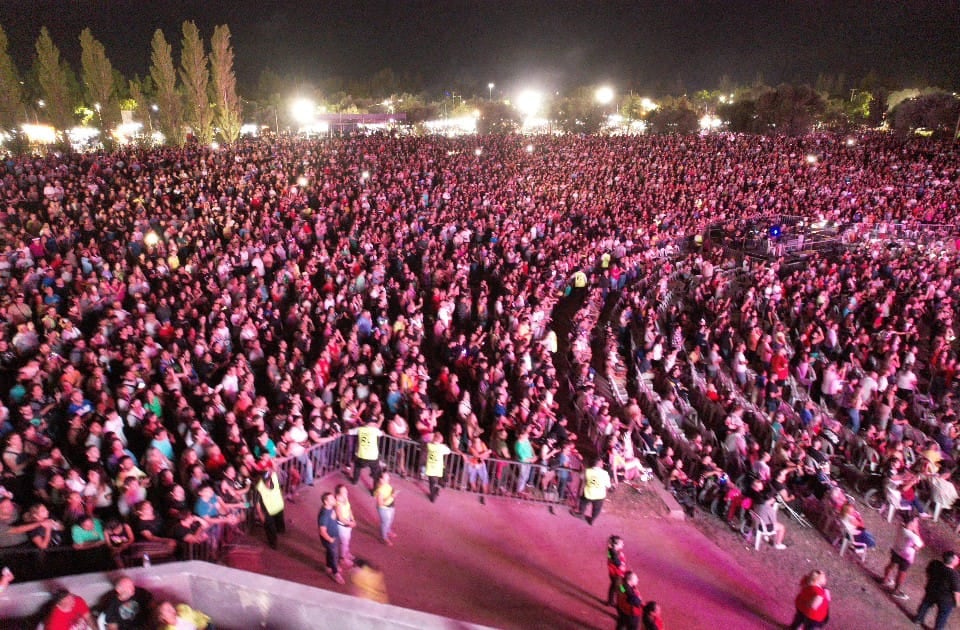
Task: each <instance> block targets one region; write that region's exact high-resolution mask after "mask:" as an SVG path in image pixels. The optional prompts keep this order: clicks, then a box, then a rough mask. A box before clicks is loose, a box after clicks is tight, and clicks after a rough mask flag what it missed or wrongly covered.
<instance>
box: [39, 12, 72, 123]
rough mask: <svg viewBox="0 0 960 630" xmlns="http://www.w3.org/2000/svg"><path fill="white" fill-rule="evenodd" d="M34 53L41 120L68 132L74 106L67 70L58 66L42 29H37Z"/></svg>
mask: <svg viewBox="0 0 960 630" xmlns="http://www.w3.org/2000/svg"><path fill="white" fill-rule="evenodd" d="M36 51H37V57H36V60H35V64H34V65H35V68H36V72H37V81H38V83H39V84H40V95H41V98H42V99H43V102H44V107H43V112H44V115H43V117H44V118H45V119H46V120H47V121H49V122H50V124H51V125H53V126H54V127H56V128H57V129H69V128H70V127H72V126H73V107H74V103H73V102H72V101H73V99H72V97H71V94H70V86H69V82H68V77H67V68H66V67H65V66H66V64H64V63H61V60H60V50H59V49H58V48H57V46H56V45H55V44H54V43H53V40H52V39H51V38H50V32H49V31H47V27H46V26H44V27H43V28H41V29H40V36H39V37H38V38H37V44H36Z"/></svg>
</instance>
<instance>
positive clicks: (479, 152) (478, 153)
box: [473, 147, 483, 156]
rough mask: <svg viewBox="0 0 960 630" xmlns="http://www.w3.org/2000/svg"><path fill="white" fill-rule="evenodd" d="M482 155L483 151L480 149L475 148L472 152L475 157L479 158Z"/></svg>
mask: <svg viewBox="0 0 960 630" xmlns="http://www.w3.org/2000/svg"><path fill="white" fill-rule="evenodd" d="M482 153H483V149H481V148H480V147H477V148H476V149H474V150H473V154H474V155H476V156H479V155H480V154H482Z"/></svg>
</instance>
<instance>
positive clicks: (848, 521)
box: [840, 502, 877, 549]
mask: <svg viewBox="0 0 960 630" xmlns="http://www.w3.org/2000/svg"><path fill="white" fill-rule="evenodd" d="M840 524H841V525H843V528H844V529H845V530H846V532H847V533H848V534H849V535H850V537H851V538H853V539H854V540H855V541H857V542H858V543H863V544H865V545H866V546H867V547H868V548H869V549H873V548H874V547H876V546H877V541H876V539H875V538H874V537H873V534H871V533H870V532H868V531H867V529H866V525H865V524H864V522H863V517H862V516H861V515H860V512H858V511H857V508H856V507H854V505H853V503H850V502H848V503H846V504H845V505H844V506H843V507H842V508H841V509H840Z"/></svg>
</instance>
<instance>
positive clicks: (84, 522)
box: [70, 514, 107, 549]
mask: <svg viewBox="0 0 960 630" xmlns="http://www.w3.org/2000/svg"><path fill="white" fill-rule="evenodd" d="M70 539H71V540H72V541H73V548H74V549H92V548H93V547H102V546H105V545H106V544H107V539H106V536H105V535H104V531H103V523H101V522H100V519H98V518H94V517H93V516H90V515H89V514H87V515H84V516H83V517H81V518H80V520H78V521H77V522H76V524H75V525H73V526H72V527H71V528H70Z"/></svg>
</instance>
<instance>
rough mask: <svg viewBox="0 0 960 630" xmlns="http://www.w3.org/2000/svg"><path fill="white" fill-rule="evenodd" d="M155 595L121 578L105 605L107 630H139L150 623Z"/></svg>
mask: <svg viewBox="0 0 960 630" xmlns="http://www.w3.org/2000/svg"><path fill="white" fill-rule="evenodd" d="M152 601H153V595H152V594H151V593H150V591H148V590H147V589H145V588H141V587H139V586H136V585H135V584H134V583H133V580H131V579H130V578H128V577H121V578H120V579H118V580H117V581H116V582H115V583H114V585H113V590H112V591H110V592H109V593H108V594H107V596H106V598H105V601H104V602H103V605H102V606H101V607H100V608H101V609H102V610H103V621H104V623H105V625H106V630H138V629H139V628H146V627H147V626H148V625H149V622H150V605H151V603H152Z"/></svg>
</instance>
